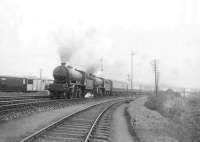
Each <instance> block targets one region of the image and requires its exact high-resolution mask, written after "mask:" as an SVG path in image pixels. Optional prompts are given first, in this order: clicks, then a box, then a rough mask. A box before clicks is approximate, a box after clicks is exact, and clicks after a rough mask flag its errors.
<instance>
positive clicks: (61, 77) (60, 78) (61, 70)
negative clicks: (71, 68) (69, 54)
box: [53, 63, 69, 83]
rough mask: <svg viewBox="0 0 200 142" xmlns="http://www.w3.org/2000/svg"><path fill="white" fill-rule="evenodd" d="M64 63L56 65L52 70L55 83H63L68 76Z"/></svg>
mask: <svg viewBox="0 0 200 142" xmlns="http://www.w3.org/2000/svg"><path fill="white" fill-rule="evenodd" d="M65 64H66V63H61V66H58V67H56V68H55V69H54V71H53V77H54V81H56V82H57V83H65V82H66V81H67V78H68V74H69V72H68V69H67V68H66V66H65Z"/></svg>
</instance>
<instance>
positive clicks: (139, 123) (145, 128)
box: [128, 97, 178, 142]
mask: <svg viewBox="0 0 200 142" xmlns="http://www.w3.org/2000/svg"><path fill="white" fill-rule="evenodd" d="M145 102H146V97H142V98H138V99H136V101H133V102H131V103H130V104H129V105H128V112H129V114H130V116H131V121H132V122H133V120H134V119H135V120H136V121H135V123H134V124H135V125H134V129H135V132H136V134H137V136H138V138H139V139H140V141H141V142H178V140H176V139H175V138H173V137H172V135H171V134H172V132H173V130H171V129H170V123H169V122H168V120H167V119H166V118H165V117H163V116H161V115H160V114H159V113H157V112H155V111H151V110H149V109H147V108H146V107H145V106H144V103H145Z"/></svg>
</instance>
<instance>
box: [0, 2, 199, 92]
mask: <svg viewBox="0 0 200 142" xmlns="http://www.w3.org/2000/svg"><path fill="white" fill-rule="evenodd" d="M198 7H200V2H199V1H198V0H98V1H97V0H84V1H83V0H71V1H69V0H0V49H1V50H0V65H1V68H0V74H4V75H20V76H23V75H34V76H39V70H40V68H42V69H43V76H45V77H49V78H51V77H52V70H53V68H55V66H57V65H58V64H60V62H61V61H60V56H59V51H60V50H59V49H60V47H62V48H66V49H67V50H69V49H70V52H71V50H73V49H75V50H73V52H72V53H73V54H72V55H70V58H69V62H70V64H71V65H72V66H76V67H79V68H81V69H86V66H87V64H90V65H92V64H95V66H98V65H99V66H100V58H103V63H104V72H103V75H104V76H106V77H107V78H112V79H116V80H127V74H130V53H131V51H134V52H135V56H134V81H135V82H137V83H148V84H151V83H153V72H152V66H151V61H152V59H154V58H156V59H158V60H159V70H160V83H161V84H164V85H168V86H178V87H194V88H199V82H200V75H199V74H200V56H199V53H200V52H199V51H200V49H199V47H200V25H199V24H200V10H199V9H198ZM65 46H66V47H65ZM69 47H70V48H69ZM72 48H73V49H72ZM98 69H100V68H98Z"/></svg>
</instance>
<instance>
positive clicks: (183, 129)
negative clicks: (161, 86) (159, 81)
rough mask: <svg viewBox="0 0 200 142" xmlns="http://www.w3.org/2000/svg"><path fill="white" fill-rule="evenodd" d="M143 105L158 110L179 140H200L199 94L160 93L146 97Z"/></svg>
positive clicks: (197, 141) (181, 141)
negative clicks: (169, 123) (183, 95)
mask: <svg viewBox="0 0 200 142" xmlns="http://www.w3.org/2000/svg"><path fill="white" fill-rule="evenodd" d="M145 106H146V107H147V108H149V109H151V110H155V111H157V112H159V113H160V114H161V115H162V116H164V117H167V118H168V119H169V121H170V122H171V127H172V128H173V129H174V130H175V133H173V134H172V135H174V136H175V137H176V138H177V139H178V140H179V141H180V142H200V95H190V96H187V97H182V96H180V95H178V94H176V93H173V92H170V93H163V92H162V93H160V94H159V95H158V96H155V95H151V96H149V97H148V99H147V101H146V103H145Z"/></svg>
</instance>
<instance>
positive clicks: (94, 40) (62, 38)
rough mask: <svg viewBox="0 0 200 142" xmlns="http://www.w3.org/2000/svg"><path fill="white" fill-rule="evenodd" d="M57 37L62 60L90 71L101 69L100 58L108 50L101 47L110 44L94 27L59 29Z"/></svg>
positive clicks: (94, 71)
mask: <svg viewBox="0 0 200 142" xmlns="http://www.w3.org/2000/svg"><path fill="white" fill-rule="evenodd" d="M56 39H57V43H58V54H59V57H60V60H61V62H68V63H69V64H71V65H72V66H76V67H78V68H79V69H82V70H85V71H87V72H89V73H96V72H97V71H99V70H100V67H101V62H100V59H101V58H102V56H105V55H106V52H107V51H103V50H101V48H102V47H105V46H107V47H108V49H109V46H110V45H109V46H108V45H106V44H107V41H106V40H105V39H104V37H102V36H101V35H100V34H99V33H98V32H97V29H96V28H93V27H89V28H88V27H84V26H80V27H76V28H73V27H72V28H71V29H68V30H63V29H62V30H60V31H58V33H57V36H56Z"/></svg>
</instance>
